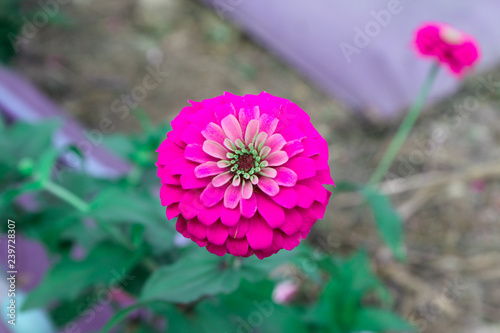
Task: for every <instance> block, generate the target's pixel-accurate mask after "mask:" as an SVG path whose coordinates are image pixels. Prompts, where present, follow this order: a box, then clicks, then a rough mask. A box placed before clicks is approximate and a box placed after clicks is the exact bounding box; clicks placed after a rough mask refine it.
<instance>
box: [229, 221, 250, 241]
mask: <svg viewBox="0 0 500 333" xmlns="http://www.w3.org/2000/svg"><path fill="white" fill-rule="evenodd" d="M248 228H250V220H249V219H246V218H241V219H240V220H239V221H238V223H237V224H236V225H234V226H232V227H229V228H228V230H229V237H230V238H233V239H241V238H244V237H245V236H246V235H247V232H248Z"/></svg>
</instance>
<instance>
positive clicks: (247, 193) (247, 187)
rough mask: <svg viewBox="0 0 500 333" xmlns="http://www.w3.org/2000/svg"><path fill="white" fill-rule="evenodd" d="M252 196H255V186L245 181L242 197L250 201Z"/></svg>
mask: <svg viewBox="0 0 500 333" xmlns="http://www.w3.org/2000/svg"><path fill="white" fill-rule="evenodd" d="M252 194H253V185H252V183H251V182H250V181H249V180H247V181H244V184H243V186H242V187H241V197H242V198H243V199H250V197H251V196H252Z"/></svg>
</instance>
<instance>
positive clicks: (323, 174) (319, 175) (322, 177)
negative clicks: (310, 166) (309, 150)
mask: <svg viewBox="0 0 500 333" xmlns="http://www.w3.org/2000/svg"><path fill="white" fill-rule="evenodd" d="M314 179H315V180H317V181H318V182H320V183H321V184H328V185H335V184H334V183H333V179H332V175H330V170H318V171H316V177H314Z"/></svg>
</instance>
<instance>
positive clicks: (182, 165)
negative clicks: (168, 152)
mask: <svg viewBox="0 0 500 333" xmlns="http://www.w3.org/2000/svg"><path fill="white" fill-rule="evenodd" d="M197 165H198V164H196V163H193V162H191V161H188V160H186V159H185V158H184V157H181V158H178V159H175V160H174V161H173V162H172V163H171V164H170V173H171V174H172V175H182V174H183V173H184V172H186V170H189V169H193V168H194V167H196V166H197Z"/></svg>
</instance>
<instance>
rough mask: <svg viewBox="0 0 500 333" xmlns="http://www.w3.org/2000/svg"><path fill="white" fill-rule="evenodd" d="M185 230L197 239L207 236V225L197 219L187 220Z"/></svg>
mask: <svg viewBox="0 0 500 333" xmlns="http://www.w3.org/2000/svg"><path fill="white" fill-rule="evenodd" d="M187 232H188V233H189V234H191V235H192V236H194V237H196V238H198V239H204V238H206V237H207V227H206V226H205V225H203V224H202V223H200V222H198V221H197V220H189V221H188V223H187Z"/></svg>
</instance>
